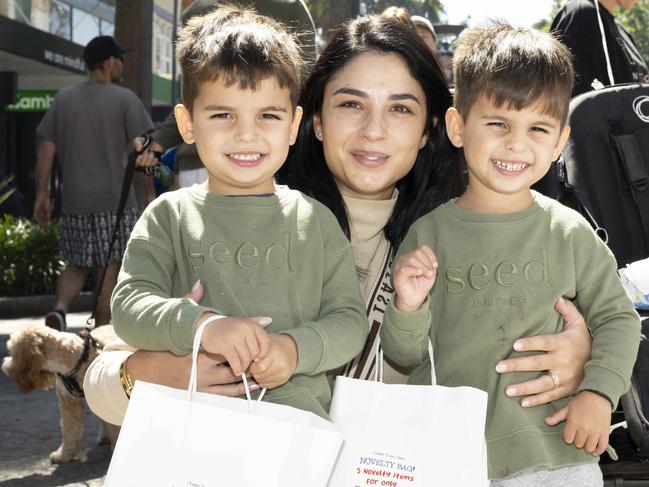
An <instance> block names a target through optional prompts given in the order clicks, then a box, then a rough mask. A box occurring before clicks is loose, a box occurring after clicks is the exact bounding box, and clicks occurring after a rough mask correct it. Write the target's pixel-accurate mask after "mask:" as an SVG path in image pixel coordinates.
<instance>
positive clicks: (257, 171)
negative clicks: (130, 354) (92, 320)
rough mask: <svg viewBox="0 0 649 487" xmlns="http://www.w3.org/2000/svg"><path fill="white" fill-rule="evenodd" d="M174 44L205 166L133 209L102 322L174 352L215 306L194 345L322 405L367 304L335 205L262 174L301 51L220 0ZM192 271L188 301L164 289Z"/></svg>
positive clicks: (285, 122) (188, 344)
mask: <svg viewBox="0 0 649 487" xmlns="http://www.w3.org/2000/svg"><path fill="white" fill-rule="evenodd" d="M177 49H178V55H179V59H180V64H181V66H182V71H183V78H184V85H183V93H182V96H183V104H182V105H178V106H177V107H176V118H177V121H178V127H179V130H180V133H181V135H182V136H183V139H184V140H185V142H186V143H195V144H196V148H197V151H198V154H199V156H200V158H201V161H202V162H203V164H204V165H205V167H206V168H207V171H208V173H209V176H208V179H207V181H206V182H205V183H203V184H202V185H195V186H193V187H191V188H186V189H182V190H178V191H174V192H170V193H166V194H164V195H163V196H161V197H160V198H158V199H157V200H155V201H154V202H153V203H152V204H151V205H149V207H148V208H147V209H146V211H145V213H144V214H143V215H142V217H141V219H140V221H139V222H138V223H137V225H136V227H135V229H134V231H133V233H132V234H131V239H130V241H129V244H128V248H127V250H126V254H125V258H124V264H123V267H122V270H121V272H120V275H119V280H118V284H117V287H116V288H115V292H114V293H113V299H112V310H113V317H114V324H115V330H116V331H117V333H118V334H119V335H120V337H121V338H123V339H124V341H126V342H127V343H128V344H129V345H131V346H134V347H137V348H140V349H148V350H170V351H172V352H174V353H176V354H183V355H184V354H187V353H189V352H191V349H192V340H193V336H194V332H195V330H196V329H197V328H198V326H200V324H201V323H203V322H204V321H205V320H208V319H212V320H213V319H214V317H215V316H221V318H219V319H216V320H215V321H211V322H210V323H209V324H208V325H207V328H206V330H205V333H204V335H203V338H202V341H201V345H202V347H203V348H204V349H205V350H206V351H207V352H211V353H214V354H220V355H223V356H224V357H225V359H226V360H227V361H228V363H229V365H230V367H231V369H232V371H233V373H234V374H235V375H239V374H242V373H243V372H246V371H247V372H250V373H251V374H252V376H253V377H254V378H255V379H256V380H257V382H258V383H259V384H260V385H261V386H263V387H268V388H274V390H272V391H269V393H268V394H267V395H266V398H267V400H269V401H273V402H277V403H282V404H288V405H291V406H295V407H298V408H302V409H305V410H309V411H312V412H314V413H316V414H319V415H321V416H325V417H326V414H327V413H326V412H327V411H328V408H329V402H330V398H331V391H330V387H329V385H328V382H327V379H326V376H325V373H326V372H327V371H329V370H332V369H335V368H337V367H340V366H341V365H343V364H345V363H346V362H348V361H349V360H350V359H352V358H353V357H354V356H355V355H356V354H358V353H359V352H360V350H361V348H362V347H363V344H364V341H365V337H366V334H367V318H366V317H365V313H364V306H363V302H362V300H361V297H360V292H359V288H358V281H357V279H356V276H355V274H354V272H355V271H354V259H353V255H352V251H351V247H350V244H349V242H348V240H347V239H346V238H345V236H344V234H343V233H342V231H341V229H340V227H339V225H338V223H337V222H336V220H335V218H334V216H333V215H332V214H331V213H330V212H329V211H328V210H327V209H326V208H325V207H324V205H321V204H319V203H318V202H317V201H315V200H313V199H311V198H308V197H306V196H304V195H302V194H301V193H299V192H297V191H292V190H290V189H288V188H286V187H278V186H276V185H275V183H274V180H273V176H274V174H275V172H276V171H277V170H278V169H279V167H280V166H281V165H282V164H283V163H284V160H285V158H286V155H287V153H288V148H289V145H291V144H292V143H293V142H294V141H295V138H296V136H297V129H298V126H299V123H300V117H301V108H300V107H298V106H295V102H296V94H297V90H298V89H299V85H300V75H301V69H302V61H301V58H300V51H299V49H298V47H297V45H296V43H295V40H294V39H293V38H292V37H291V36H290V35H289V34H287V33H286V31H285V30H284V29H283V28H282V27H281V26H280V25H279V24H278V23H276V22H275V21H273V20H271V19H269V18H266V17H263V16H260V15H258V14H256V13H254V12H252V11H249V10H239V9H235V8H231V7H223V8H220V9H218V10H216V11H214V12H212V13H210V14H208V15H205V16H203V17H200V18H194V19H192V20H190V21H189V23H188V24H187V26H186V27H184V28H183V29H182V31H181V32H180V38H179V42H178V48H177ZM197 280H201V281H202V282H203V283H204V287H205V290H206V292H205V297H204V299H203V300H202V301H201V305H198V304H196V303H195V302H193V301H191V300H189V299H181V298H174V297H173V296H180V295H181V294H182V293H184V292H185V290H187V289H189V288H190V287H191V286H192V283H194V282H196V281H197ZM251 317H257V318H254V319H251ZM271 321H272V324H271V325H270V326H267V327H266V328H265V329H264V328H263V327H262V326H260V324H261V325H268V324H269V323H270V322H271Z"/></svg>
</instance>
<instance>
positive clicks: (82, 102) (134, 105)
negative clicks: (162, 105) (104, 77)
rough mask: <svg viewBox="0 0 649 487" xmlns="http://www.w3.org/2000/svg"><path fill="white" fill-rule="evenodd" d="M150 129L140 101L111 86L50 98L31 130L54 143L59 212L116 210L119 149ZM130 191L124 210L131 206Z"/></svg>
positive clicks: (83, 87) (89, 86) (86, 86)
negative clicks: (59, 181) (58, 169)
mask: <svg viewBox="0 0 649 487" xmlns="http://www.w3.org/2000/svg"><path fill="white" fill-rule="evenodd" d="M152 127H153V123H152V122H151V118H150V117H149V115H148V113H147V112H146V110H145V108H144V105H143V104H142V102H141V101H140V99H139V98H138V97H137V95H135V93H133V92H132V91H130V90H128V89H126V88H123V87H121V86H117V85H114V84H112V83H90V82H86V83H82V84H79V85H74V86H69V87H66V88H64V89H62V90H61V91H59V93H58V94H57V95H56V98H55V99H54V102H53V103H52V105H51V107H50V109H49V110H48V111H47V113H46V114H45V116H44V117H43V120H42V121H41V123H40V125H39V126H38V129H37V132H38V134H39V135H41V136H43V137H45V138H46V139H48V140H51V141H52V142H54V143H55V144H56V154H57V157H58V160H59V162H60V164H61V169H62V173H63V190H62V200H63V202H62V210H63V212H64V213H99V212H105V211H113V212H114V211H116V210H117V204H118V203H119V196H120V192H121V188H122V179H123V177H124V168H125V163H126V157H125V149H126V147H127V145H128V143H129V142H130V141H131V140H133V139H134V138H135V137H137V136H138V135H140V134H142V133H144V132H146V131H147V130H149V129H151V128H152ZM134 206H136V204H135V198H134V196H133V192H131V195H130V197H129V200H128V202H127V205H126V207H127V208H129V207H134Z"/></svg>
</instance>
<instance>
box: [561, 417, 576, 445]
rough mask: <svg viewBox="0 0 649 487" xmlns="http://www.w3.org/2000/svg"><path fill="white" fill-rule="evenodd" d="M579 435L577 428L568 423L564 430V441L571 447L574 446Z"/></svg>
mask: <svg viewBox="0 0 649 487" xmlns="http://www.w3.org/2000/svg"><path fill="white" fill-rule="evenodd" d="M576 433H577V430H576V429H575V427H574V426H573V425H572V424H571V423H570V422H568V423H566V426H565V428H563V441H565V442H566V443H568V444H569V445H572V444H573V443H574V441H575V435H576Z"/></svg>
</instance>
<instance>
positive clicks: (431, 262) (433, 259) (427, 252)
mask: <svg viewBox="0 0 649 487" xmlns="http://www.w3.org/2000/svg"><path fill="white" fill-rule="evenodd" d="M419 251H420V255H421V258H422V259H423V260H425V261H426V262H427V263H428V266H429V267H430V268H432V269H437V265H438V264H437V256H436V255H435V252H433V249H431V248H430V247H429V246H428V245H422V246H421V247H419Z"/></svg>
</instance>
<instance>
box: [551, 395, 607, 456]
mask: <svg viewBox="0 0 649 487" xmlns="http://www.w3.org/2000/svg"><path fill="white" fill-rule="evenodd" d="M611 412H612V407H611V403H610V401H609V400H608V399H605V398H603V397H602V396H600V395H598V394H595V393H594V392H590V391H582V392H580V393H579V394H577V395H576V396H575V397H574V398H572V399H571V400H570V402H569V403H568V405H567V406H566V407H565V408H563V409H560V410H559V411H557V413H555V414H554V415H552V416H551V417H550V418H548V419H546V423H548V424H557V423H558V422H560V421H563V420H564V419H565V420H566V426H565V428H564V429H563V439H564V441H565V442H566V443H568V444H574V445H575V446H576V447H577V448H583V449H584V450H586V451H587V452H588V453H592V454H593V455H601V454H602V453H604V451H605V450H606V447H607V445H608V435H609V432H610V429H611Z"/></svg>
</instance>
